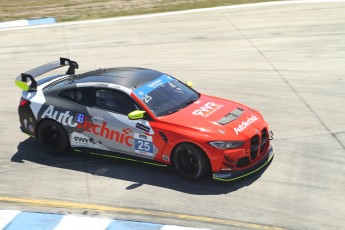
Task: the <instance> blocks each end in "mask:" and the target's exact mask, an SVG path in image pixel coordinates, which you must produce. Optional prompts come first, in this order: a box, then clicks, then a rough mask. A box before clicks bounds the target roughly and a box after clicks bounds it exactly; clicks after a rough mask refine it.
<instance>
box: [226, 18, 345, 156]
mask: <svg viewBox="0 0 345 230" xmlns="http://www.w3.org/2000/svg"><path fill="white" fill-rule="evenodd" d="M220 14H221V15H223V17H224V18H225V19H226V20H227V21H228V22H229V23H230V24H231V25H232V26H233V27H234V28H235V30H236V31H237V32H239V33H240V34H241V35H242V37H243V38H244V39H245V40H246V41H247V42H248V43H249V44H250V45H251V46H252V47H253V48H254V49H255V50H256V51H257V52H258V53H259V54H260V55H261V57H262V58H263V59H264V60H265V61H266V62H267V63H268V64H269V65H270V66H271V67H272V69H273V70H274V71H275V72H276V73H277V74H278V76H279V77H280V78H281V79H282V80H283V82H285V84H286V85H287V86H288V87H289V88H290V89H291V90H292V92H293V93H294V94H295V95H296V96H297V97H298V98H299V99H300V101H301V102H302V103H303V104H304V105H305V106H306V107H307V108H308V110H309V111H310V112H311V113H312V114H313V115H314V116H315V117H316V119H317V120H318V121H319V123H320V124H321V125H322V126H323V127H324V129H325V130H326V131H327V132H328V134H330V135H331V136H332V137H333V138H334V139H335V141H336V142H338V144H339V145H340V146H341V147H342V148H343V149H344V150H345V145H344V144H343V143H342V142H341V141H340V139H339V138H338V137H337V135H336V134H335V133H333V132H332V131H331V130H330V128H329V127H328V126H327V125H326V124H325V122H324V121H323V120H322V119H321V117H320V116H319V115H318V114H317V113H316V112H315V110H314V109H313V108H312V107H311V106H310V105H309V104H308V103H307V102H306V100H304V99H303V97H302V96H301V95H300V94H299V93H298V91H297V90H296V89H295V88H294V87H293V86H292V85H291V83H290V82H289V81H288V80H287V78H286V77H285V76H284V75H283V74H282V73H281V72H280V71H279V70H278V68H277V67H276V66H275V65H274V64H273V63H272V62H271V61H270V60H269V59H268V58H267V57H266V55H265V54H264V53H263V52H262V51H261V50H260V49H259V48H258V47H257V46H256V45H255V44H254V43H253V42H252V41H251V40H250V39H249V38H248V37H247V35H246V34H245V33H244V32H243V31H242V30H241V29H239V28H238V27H237V26H236V25H235V23H233V22H232V21H231V20H230V19H229V18H228V17H227V16H226V15H224V13H222V12H220Z"/></svg>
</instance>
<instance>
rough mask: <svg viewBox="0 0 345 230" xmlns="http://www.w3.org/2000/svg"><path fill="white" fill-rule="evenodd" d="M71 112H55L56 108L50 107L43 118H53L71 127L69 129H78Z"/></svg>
mask: <svg viewBox="0 0 345 230" xmlns="http://www.w3.org/2000/svg"><path fill="white" fill-rule="evenodd" d="M70 112H71V111H64V112H62V111H58V110H55V107H54V106H52V105H50V106H49V107H48V108H47V109H46V110H45V111H44V112H43V114H42V116H41V118H46V117H48V118H52V119H54V120H56V121H58V122H59V123H61V124H63V125H66V126H69V127H76V126H77V125H78V123H76V122H74V121H73V117H74V116H71V115H70Z"/></svg>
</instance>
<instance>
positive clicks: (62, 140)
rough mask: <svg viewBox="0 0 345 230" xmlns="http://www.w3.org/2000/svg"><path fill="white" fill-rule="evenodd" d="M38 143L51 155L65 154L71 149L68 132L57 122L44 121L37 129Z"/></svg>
mask: <svg viewBox="0 0 345 230" xmlns="http://www.w3.org/2000/svg"><path fill="white" fill-rule="evenodd" d="M37 139H38V141H39V142H40V143H41V144H42V145H43V146H44V147H45V148H46V149H47V150H48V151H49V152H51V153H53V154H63V153H65V152H66V150H68V149H69V148H70V142H69V138H68V134H67V132H66V130H65V129H64V128H63V127H62V126H61V125H60V124H59V123H57V122H56V121H53V120H44V121H42V123H41V124H39V126H38V129H37Z"/></svg>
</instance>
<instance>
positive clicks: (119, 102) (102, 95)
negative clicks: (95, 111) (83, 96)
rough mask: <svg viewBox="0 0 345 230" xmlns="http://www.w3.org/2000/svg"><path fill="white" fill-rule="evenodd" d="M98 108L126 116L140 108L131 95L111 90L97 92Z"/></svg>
mask: <svg viewBox="0 0 345 230" xmlns="http://www.w3.org/2000/svg"><path fill="white" fill-rule="evenodd" d="M96 106H97V107H98V108H102V109H106V110H110V111H113V112H116V113H122V114H126V115H127V114H128V113H130V112H132V111H134V110H137V109H138V106H137V105H136V104H135V102H134V101H133V99H132V98H131V97H130V96H129V95H127V94H125V93H123V92H120V91H116V90H109V89H98V90H96Z"/></svg>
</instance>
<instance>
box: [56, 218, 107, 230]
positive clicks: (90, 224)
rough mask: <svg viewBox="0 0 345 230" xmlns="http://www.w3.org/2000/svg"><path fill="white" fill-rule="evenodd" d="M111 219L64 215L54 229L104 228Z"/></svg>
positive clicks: (88, 229)
mask: <svg viewBox="0 0 345 230" xmlns="http://www.w3.org/2000/svg"><path fill="white" fill-rule="evenodd" d="M112 221H113V220H110V219H101V218H92V217H86V216H74V215H66V216H64V217H63V218H62V220H61V221H60V222H59V224H58V225H57V226H56V227H55V228H54V230H104V229H107V227H108V226H109V225H110V223H111V222H112Z"/></svg>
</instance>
